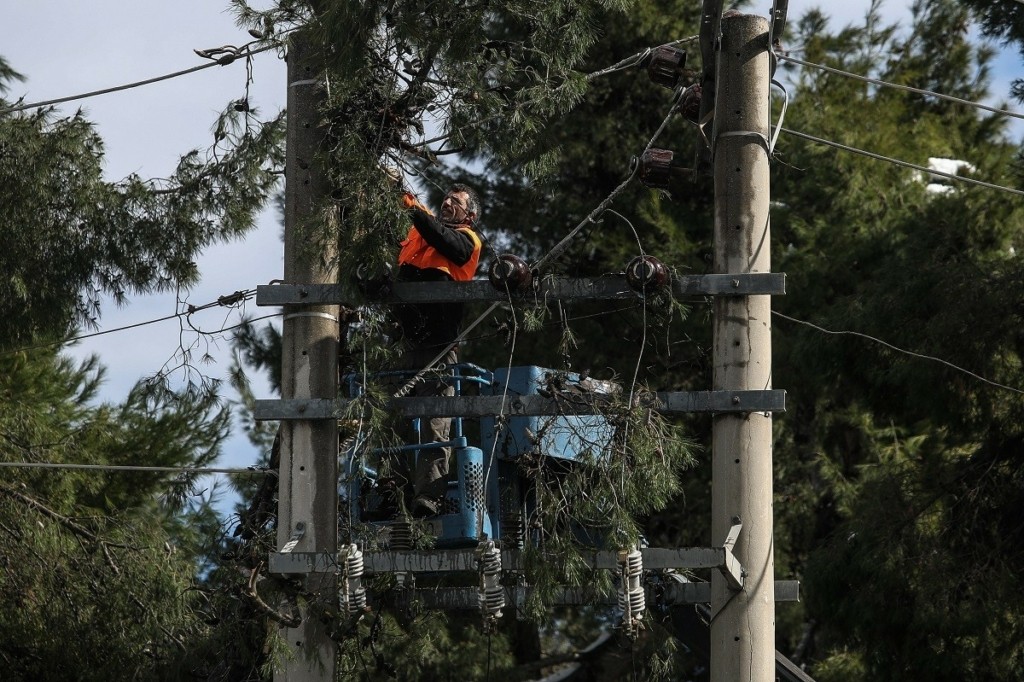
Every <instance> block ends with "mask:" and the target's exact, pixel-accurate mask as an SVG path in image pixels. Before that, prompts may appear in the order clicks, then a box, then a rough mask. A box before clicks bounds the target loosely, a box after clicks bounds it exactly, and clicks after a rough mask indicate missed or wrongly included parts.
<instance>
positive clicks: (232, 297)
mask: <svg viewBox="0 0 1024 682" xmlns="http://www.w3.org/2000/svg"><path fill="white" fill-rule="evenodd" d="M255 293H256V290H255V289H246V290H245V291H236V292H234V293H233V294H228V295H226V296H220V297H218V298H217V300H216V301H211V302H209V303H205V304H203V305H199V306H194V305H189V306H188V308H186V309H185V310H181V311H178V312H176V313H174V314H173V315H165V316H164V317H158V318H155V319H152V320H146V321H144V322H136V323H134V324H128V325H125V326H123V327H115V328H114V329H104V330H102V331H98V332H90V333H88V334H79V335H78V336H72V337H70V338H67V339H60V340H58V341H46V342H44V343H36V344H33V345H31V346H22V347H20V348H14V349H12V350H6V351H0V357H5V356H8V355H14V354H16V353H24V352H27V351H30V350H38V349H40V348H52V347H53V346H63V345H65V344H68V343H72V342H75V341H81V340H83V339H90V338H93V337H95V336H103V335H104V334H113V333H115V332H123V331H127V330H129V329H136V328H138V327H145V326H146V325H150V324H156V323H158V322H166V321H167V320H174V319H178V318H182V317H188V316H190V315H192V314H193V313H197V312H199V311H201V310H206V309H208V308H214V307H217V306H232V305H236V304H238V303H240V302H242V301H247V300H249V299H250V298H252V297H253V296H254V295H255ZM266 317H275V316H274V315H267V316H266ZM259 319H264V318H259ZM243 324H244V323H243ZM235 326H240V325H235ZM233 328H234V327H227V328H226V329H224V330H221V331H226V330H227V329H233ZM197 331H198V330H197ZM200 333H206V332H200Z"/></svg>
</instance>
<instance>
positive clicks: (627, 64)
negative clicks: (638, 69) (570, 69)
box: [587, 36, 700, 81]
mask: <svg viewBox="0 0 1024 682" xmlns="http://www.w3.org/2000/svg"><path fill="white" fill-rule="evenodd" d="M698 38H700V36H690V37H689V38H680V39H679V40H673V41H672V42H669V43H663V44H661V45H656V46H654V47H648V48H646V49H644V50H641V51H640V52H637V53H636V54H635V55H632V56H630V57H626V58H625V59H623V60H621V61H618V62H616V63H614V64H612V65H611V66H609V67H607V68H605V69H601V70H600V71H595V72H593V73H588V74H587V80H588V81H589V80H594V79H595V78H598V77H600V76H607V75H608V74H610V73H615V72H616V71H624V70H626V69H631V68H633V67H634V66H639V65H640V64H641V63H642V62H643V61H644V59H646V58H647V57H648V55H650V54H651V52H653V51H654V50H656V49H658V48H659V47H672V46H674V45H684V44H686V43H692V42H694V41H696V40H697V39H698Z"/></svg>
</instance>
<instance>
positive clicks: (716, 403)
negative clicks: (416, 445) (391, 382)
mask: <svg viewBox="0 0 1024 682" xmlns="http://www.w3.org/2000/svg"><path fill="white" fill-rule="evenodd" d="M614 400H615V397H614V396H609V395H606V394H602V393H574V392H568V391H566V392H563V393H559V394H556V395H553V396H551V397H548V396H541V395H522V396H497V395H495V396H454V397H430V396H425V397H418V398H392V399H391V400H389V401H388V402H387V409H388V410H389V411H391V412H392V413H394V414H395V415H397V416H400V417H467V418H473V417H490V416H498V415H506V416H515V417H532V416H568V415H593V414H601V413H602V410H603V409H607V408H608V406H609V405H610V404H612V403H613V401H614ZM351 402H352V401H350V400H344V399H339V400H328V399H326V398H295V399H290V400H257V401H256V403H255V406H254V410H253V417H254V418H255V419H256V421H273V420H298V419H337V418H339V416H340V415H342V414H344V412H345V410H346V408H347V407H348V405H349V404H350V403H351ZM636 404H637V406H638V407H645V408H650V409H652V410H655V411H657V412H661V413H663V414H683V413H698V412H699V413H711V414H727V413H733V414H735V413H741V414H742V413H751V412H785V411H786V392H785V391H784V390H781V389H773V390H767V391H677V392H662V393H653V394H650V395H647V396H641V397H639V398H638V399H637V402H636Z"/></svg>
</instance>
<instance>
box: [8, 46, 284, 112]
mask: <svg viewBox="0 0 1024 682" xmlns="http://www.w3.org/2000/svg"><path fill="white" fill-rule="evenodd" d="M278 47H280V46H279V45H276V44H275V45H265V46H263V47H259V48H256V49H247V50H239V51H238V53H237V55H235V57H233V58H231V59H230V60H229V59H227V58H221V59H218V60H217V61H212V62H210V63H208V64H200V65H199V66H193V67H192V68H190V69H184V70H183V71H175V72H174V73H168V74H165V75H163V76H156V77H154V78H147V79H146V80H142V81H136V82H135V83H127V84H125V85H117V86H114V87H112V88H104V89H102V90H94V91H92V92H86V93H82V94H80V95H69V96H67V97H58V98H57V99H49V100H45V101H42V102H32V103H30V104H19V105H17V106H13V107H8V108H6V109H0V115H3V114H13V113H17V112H19V111H25V110H26V109H39V108H41V107H48V106H50V105H53V104H63V103H64V102H73V101H75V100H80V99H87V98H89V97H96V96H98V95H106V94H109V93H111V92H120V91H122V90H130V89H132V88H138V87H141V86H143V85H150V84H152V83H158V82H160V81H165V80H169V79H171V78H178V77H179V76H185V75H188V74H190V73H195V72H196V71H202V70H203V69H210V68H213V67H215V66H227V65H228V64H231V63H234V61H235V60H236V59H237V58H241V57H249V56H252V55H255V54H259V53H260V52H266V51H268V50H274V49H277V48H278Z"/></svg>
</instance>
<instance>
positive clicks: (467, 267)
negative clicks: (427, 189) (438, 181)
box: [398, 195, 483, 282]
mask: <svg viewBox="0 0 1024 682" xmlns="http://www.w3.org/2000/svg"><path fill="white" fill-rule="evenodd" d="M406 197H408V199H406ZM406 197H403V203H405V205H406V206H412V205H418V206H419V207H420V208H422V209H423V210H424V211H426V212H427V213H429V214H430V215H434V214H433V213H431V212H430V210H429V209H427V208H426V207H425V206H423V205H422V204H420V203H419V202H418V201H415V199H413V198H412V197H411V196H410V195H406ZM455 229H457V230H458V231H459V232H465V233H466V234H468V235H469V238H470V239H472V240H473V253H472V255H470V257H469V260H468V261H466V262H465V263H463V264H462V265H456V264H455V263H453V262H452V261H450V260H448V259H447V258H445V257H444V256H443V255H441V253H440V252H438V250H437V249H435V248H434V247H433V246H431V245H430V244H428V243H427V240H426V239H424V238H423V235H421V234H420V231H419V230H417V229H416V227H415V226H412V227H410V228H409V234H408V235H406V237H405V239H404V240H403V241H402V250H401V251H399V253H398V264H399V265H411V266H413V267H416V268H420V269H421V270H425V269H427V268H434V269H435V270H440V271H441V272H445V273H447V274H448V276H449V277H451V278H452V279H453V280H455V281H456V282H468V281H469V280H471V279H473V275H475V274H476V266H477V263H479V262H480V249H481V248H482V247H483V243H482V242H481V241H480V237H478V236H477V234H476V232H474V231H473V228H471V227H470V226H469V225H463V226H461V227H457V228H455Z"/></svg>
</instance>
